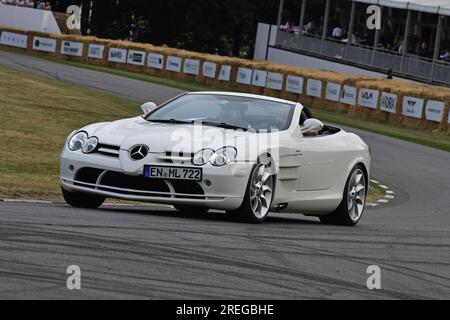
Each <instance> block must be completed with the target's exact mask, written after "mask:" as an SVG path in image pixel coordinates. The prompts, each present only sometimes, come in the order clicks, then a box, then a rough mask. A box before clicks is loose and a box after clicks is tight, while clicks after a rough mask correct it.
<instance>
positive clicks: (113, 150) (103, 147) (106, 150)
mask: <svg viewBox="0 0 450 320" xmlns="http://www.w3.org/2000/svg"><path fill="white" fill-rule="evenodd" d="M96 152H97V153H100V154H102V155H104V156H108V157H114V158H119V152H120V147H119V146H113V145H109V144H102V143H99V144H98V146H97V149H96Z"/></svg>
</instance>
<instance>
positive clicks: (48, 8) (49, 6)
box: [44, 1, 52, 11]
mask: <svg viewBox="0 0 450 320" xmlns="http://www.w3.org/2000/svg"><path fill="white" fill-rule="evenodd" d="M44 10H48V11H52V5H51V4H50V2H48V1H47V2H46V3H45V7H44Z"/></svg>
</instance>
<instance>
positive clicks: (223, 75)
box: [219, 65, 231, 81]
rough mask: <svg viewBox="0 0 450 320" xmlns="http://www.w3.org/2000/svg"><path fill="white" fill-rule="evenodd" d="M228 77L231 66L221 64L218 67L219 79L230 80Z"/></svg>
mask: <svg viewBox="0 0 450 320" xmlns="http://www.w3.org/2000/svg"><path fill="white" fill-rule="evenodd" d="M230 77H231V66H228V65H222V66H221V67H220V74H219V80H222V81H230Z"/></svg>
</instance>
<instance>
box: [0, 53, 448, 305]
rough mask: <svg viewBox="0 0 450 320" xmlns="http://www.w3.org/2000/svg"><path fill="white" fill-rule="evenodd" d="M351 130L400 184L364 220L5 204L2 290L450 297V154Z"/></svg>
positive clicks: (27, 293)
mask: <svg viewBox="0 0 450 320" xmlns="http://www.w3.org/2000/svg"><path fill="white" fill-rule="evenodd" d="M0 64H1V65H6V66H10V67H13V68H17V69H20V70H25V71H29V72H32V73H36V74H41V75H45V76H48V77H51V78H55V79H60V80H64V81H69V82H72V83H76V84H81V85H84V86H88V87H92V88H95V89H97V90H101V91H105V92H109V93H113V94H117V95H121V96H125V97H129V98H133V99H137V100H140V101H148V100H153V101H156V102H161V101H163V100H165V99H167V98H169V97H172V96H174V95H176V94H178V93H179V92H180V91H179V90H174V89H171V88H166V87H162V86H157V85H154V84H150V83H146V82H142V81H136V80H130V79H127V78H121V77H117V76H113V75H109V74H105V73H98V72H95V71H90V70H85V69H79V68H76V67H72V66H68V65H64V64H58V63H53V62H48V61H46V60H42V59H38V58H32V57H29V56H24V55H18V54H13V53H9V52H3V51H0ZM136 112H137V113H138V112H139V111H138V108H137V109H136ZM350 130H352V129H350ZM352 131H354V132H356V133H358V134H360V135H361V136H362V137H363V138H364V139H365V141H366V142H368V144H369V145H370V146H371V148H372V154H373V157H374V160H373V171H372V177H373V178H374V179H377V180H379V181H382V182H383V183H384V184H387V185H388V186H389V187H390V188H391V189H392V190H394V191H395V193H396V197H395V199H394V200H393V201H391V202H390V203H389V204H388V205H382V206H379V207H376V208H367V209H366V212H365V216H364V217H363V220H362V221H361V224H360V225H358V226H357V227H356V228H345V227H334V226H325V225H321V224H320V223H319V222H318V221H317V220H316V219H313V218H306V217H303V216H301V215H298V216H297V215H283V214H271V216H270V217H269V219H268V220H267V222H266V223H264V224H261V225H248V224H242V223H238V222H234V221H230V220H229V219H227V217H226V216H225V215H224V214H222V213H218V212H217V213H210V214H207V215H195V214H193V215H185V214H181V213H178V212H176V211H174V210H172V209H170V208H168V207H161V206H136V207H125V206H104V207H102V208H101V209H99V210H79V209H74V208H71V207H69V206H67V205H65V204H62V203H61V204H58V203H57V204H46V203H14V202H0V298H3V299H24V298H25V299H46V298H50V299H61V298H67V299H80V298H85V299H109V298H112V299H117V298H124V299H130V298H138V299H141V298H145V299H186V298H189V299H206V298H212V299H221V298H231V299H309V298H313V299H349V298H355V299H414V298H419V299H420V298H422V299H428V298H437V299H443V298H446V299H449V298H450V153H448V152H443V151H438V150H434V149H431V148H428V147H424V146H419V145H416V144H412V143H408V142H404V141H400V140H397V139H392V138H388V137H384V136H381V135H377V134H372V133H367V132H363V131H359V130H352ZM69 265H78V266H79V267H80V268H81V279H82V280H81V286H82V289H81V290H72V291H71V290H68V289H67V288H66V279H67V276H68V275H67V274H66V273H65V271H66V268H67V266H69ZM369 265H378V266H379V267H380V268H381V285H382V289H381V290H368V289H367V287H366V279H367V277H368V276H369V275H368V274H366V268H367V267H368V266H369Z"/></svg>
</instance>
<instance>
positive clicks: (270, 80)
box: [266, 72, 283, 91]
mask: <svg viewBox="0 0 450 320" xmlns="http://www.w3.org/2000/svg"><path fill="white" fill-rule="evenodd" d="M266 82H267V83H266V86H267V88H269V89H273V90H280V91H281V89H283V74H282V73H276V72H269V73H268V74H267V81H266Z"/></svg>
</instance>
